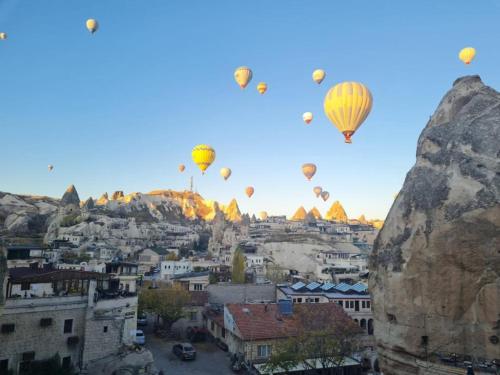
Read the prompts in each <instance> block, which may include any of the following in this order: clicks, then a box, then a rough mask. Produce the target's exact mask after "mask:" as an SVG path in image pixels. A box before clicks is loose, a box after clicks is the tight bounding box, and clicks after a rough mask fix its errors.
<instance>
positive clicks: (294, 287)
mask: <svg viewBox="0 0 500 375" xmlns="http://www.w3.org/2000/svg"><path fill="white" fill-rule="evenodd" d="M305 286H306V284H304V283H303V282H302V281H299V282H298V283H295V284H293V285H292V287H291V288H292V289H293V290H299V289H302V288H303V287H305Z"/></svg>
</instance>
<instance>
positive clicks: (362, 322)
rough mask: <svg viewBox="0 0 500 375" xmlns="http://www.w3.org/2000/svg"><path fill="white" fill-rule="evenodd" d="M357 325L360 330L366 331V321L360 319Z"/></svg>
mask: <svg viewBox="0 0 500 375" xmlns="http://www.w3.org/2000/svg"><path fill="white" fill-rule="evenodd" d="M359 325H360V327H361V328H363V329H366V319H361V322H360V324H359Z"/></svg>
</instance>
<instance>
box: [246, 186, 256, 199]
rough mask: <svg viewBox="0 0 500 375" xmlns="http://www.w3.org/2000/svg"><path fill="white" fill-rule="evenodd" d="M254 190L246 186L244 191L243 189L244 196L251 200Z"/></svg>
mask: <svg viewBox="0 0 500 375" xmlns="http://www.w3.org/2000/svg"><path fill="white" fill-rule="evenodd" d="M254 191H255V189H254V188H253V187H252V186H248V187H247V188H246V189H245V194H246V195H247V197H248V198H251V197H252V195H253V193H254Z"/></svg>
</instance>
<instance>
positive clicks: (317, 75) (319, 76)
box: [313, 69, 326, 85]
mask: <svg viewBox="0 0 500 375" xmlns="http://www.w3.org/2000/svg"><path fill="white" fill-rule="evenodd" d="M325 77H326V73H325V71H324V70H323V69H316V70H315V71H314V72H313V81H314V82H316V83H317V84H318V85H319V84H320V83H321V82H323V80H324V79H325Z"/></svg>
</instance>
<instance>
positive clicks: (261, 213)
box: [259, 211, 267, 221]
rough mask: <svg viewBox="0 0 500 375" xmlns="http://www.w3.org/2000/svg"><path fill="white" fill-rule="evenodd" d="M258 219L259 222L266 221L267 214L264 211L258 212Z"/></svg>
mask: <svg viewBox="0 0 500 375" xmlns="http://www.w3.org/2000/svg"><path fill="white" fill-rule="evenodd" d="M259 217H260V220H263V221H264V220H266V219H267V212H266V211H260V212H259Z"/></svg>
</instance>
